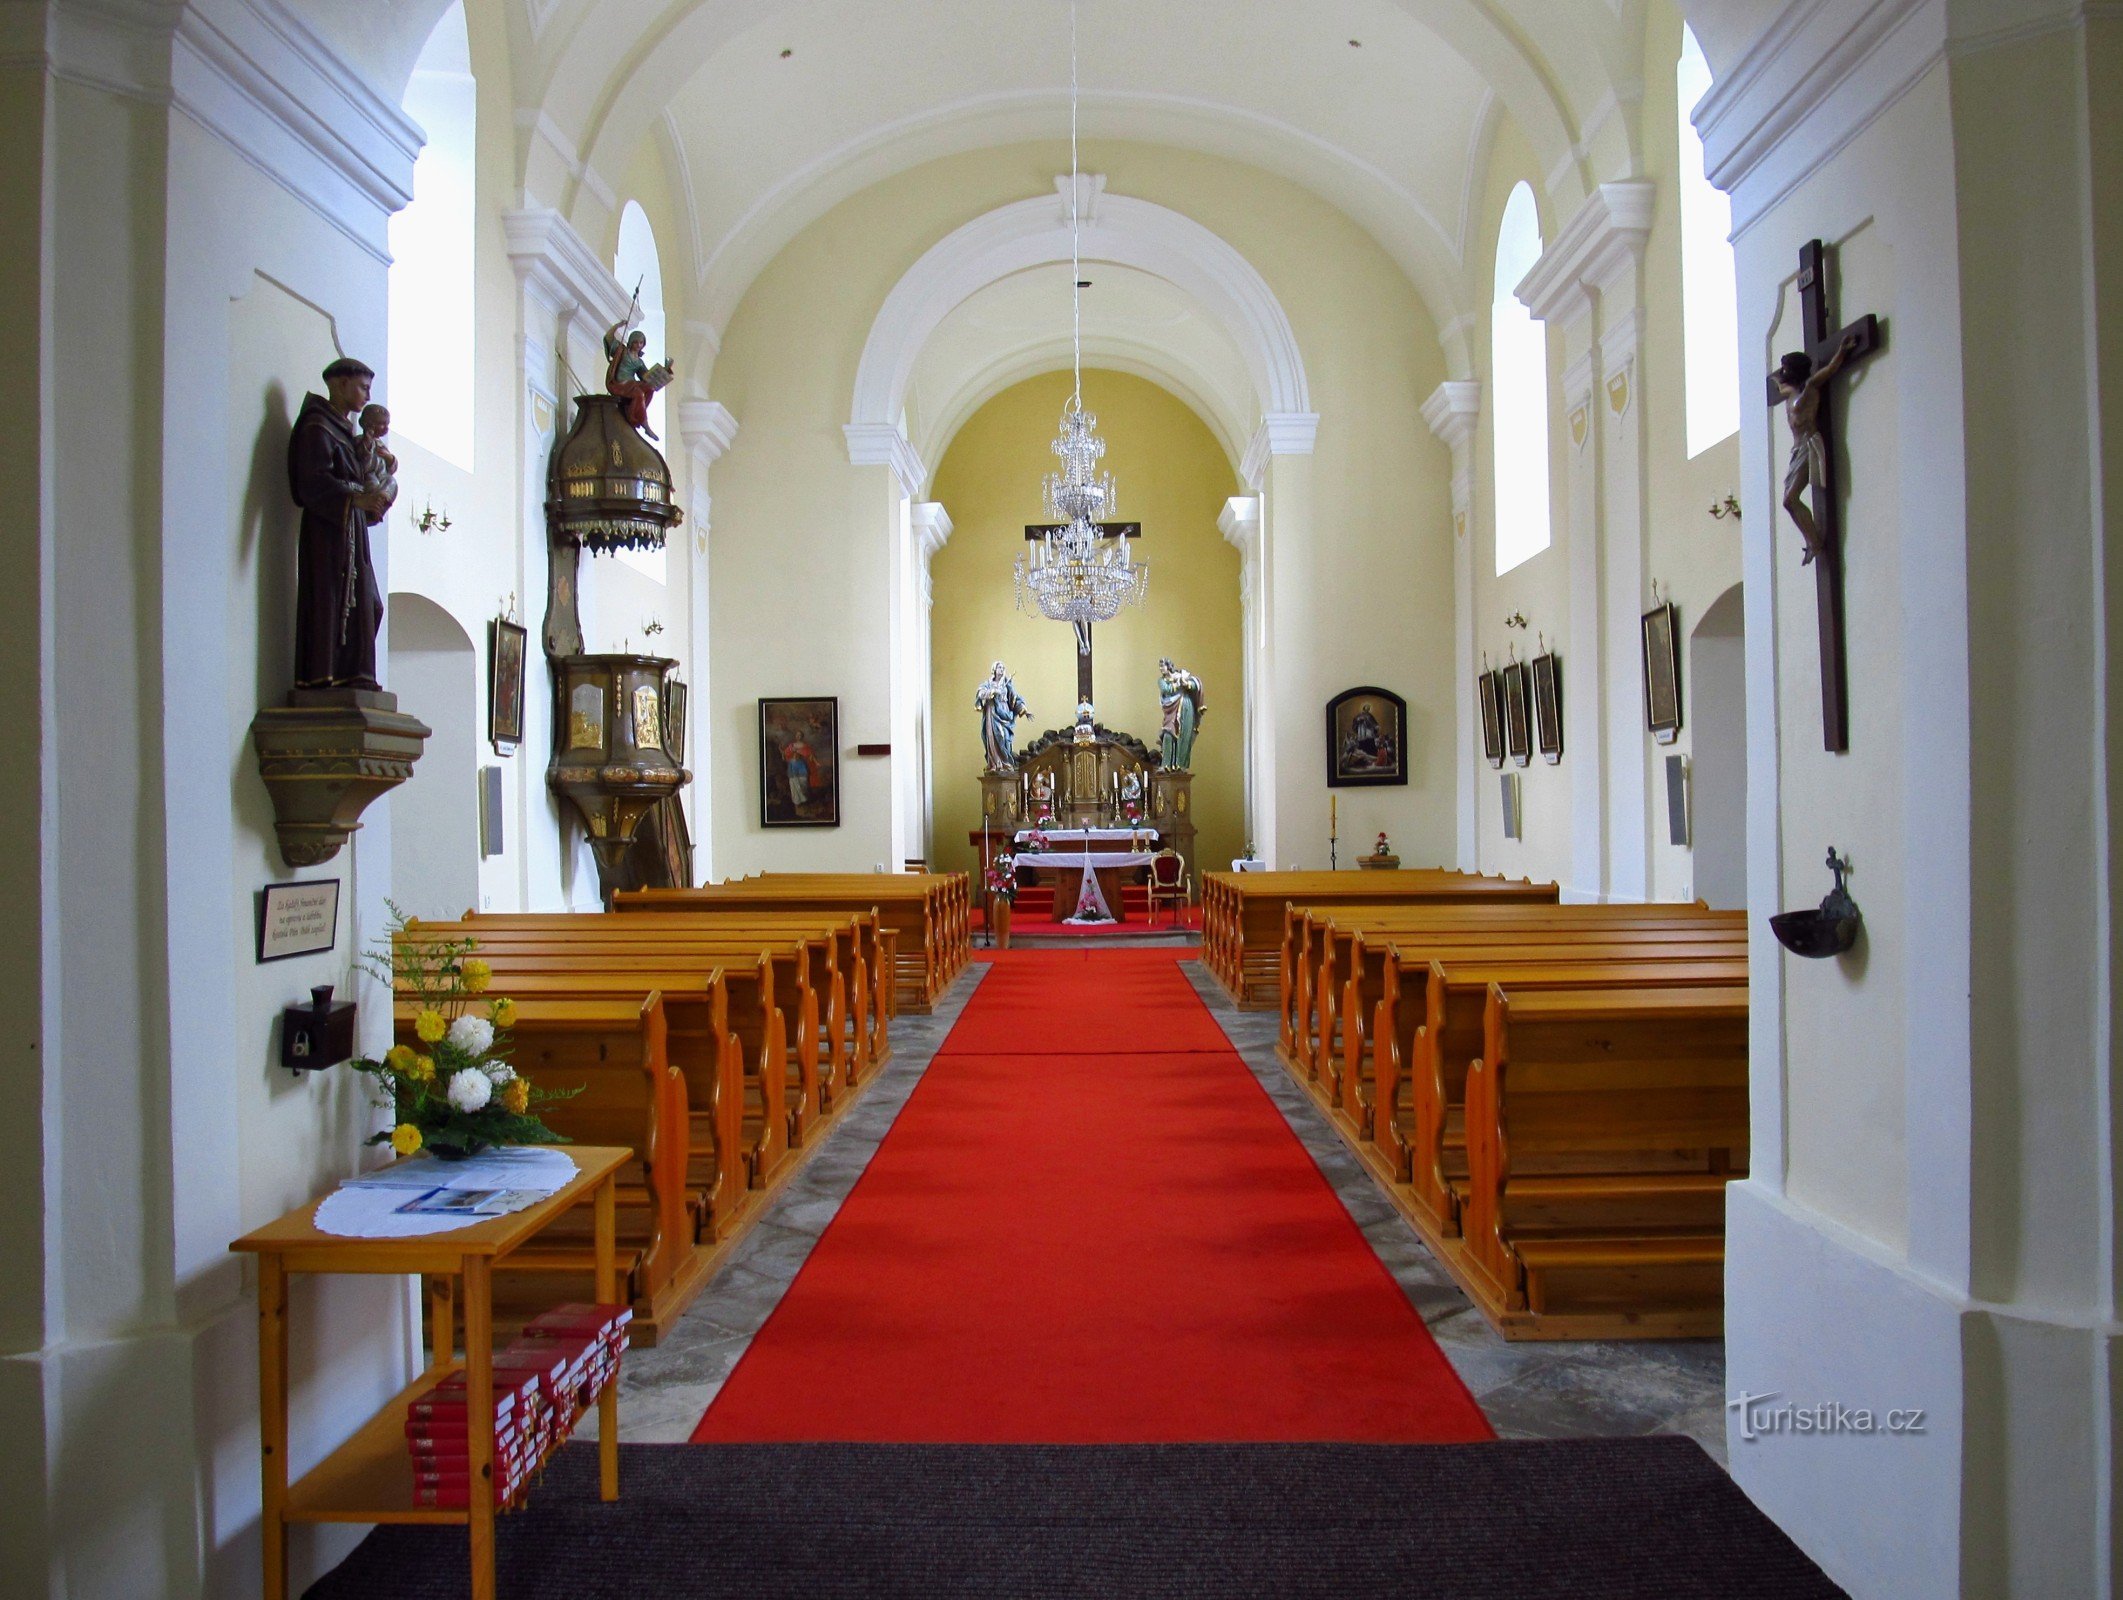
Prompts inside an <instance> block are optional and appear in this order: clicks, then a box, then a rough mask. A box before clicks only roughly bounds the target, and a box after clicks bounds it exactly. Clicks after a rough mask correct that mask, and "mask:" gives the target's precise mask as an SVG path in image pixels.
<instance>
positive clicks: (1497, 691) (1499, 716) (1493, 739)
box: [1475, 672, 1504, 767]
mask: <svg viewBox="0 0 2123 1600" xmlns="http://www.w3.org/2000/svg"><path fill="white" fill-rule="evenodd" d="M1475 695H1476V697H1477V698H1478V699H1479V700H1480V701H1481V709H1482V754H1483V756H1484V757H1486V758H1487V760H1488V762H1489V764H1490V765H1491V766H1492V767H1501V766H1502V765H1503V764H1504V686H1503V684H1502V683H1501V682H1500V681H1499V680H1498V676H1497V674H1496V673H1494V672H1485V673H1483V674H1482V675H1481V677H1479V678H1477V679H1476V680H1475Z"/></svg>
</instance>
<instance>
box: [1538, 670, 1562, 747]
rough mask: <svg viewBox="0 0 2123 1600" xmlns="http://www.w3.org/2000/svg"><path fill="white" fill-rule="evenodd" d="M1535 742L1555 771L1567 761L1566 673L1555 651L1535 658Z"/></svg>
mask: <svg viewBox="0 0 2123 1600" xmlns="http://www.w3.org/2000/svg"><path fill="white" fill-rule="evenodd" d="M1533 742H1534V744H1535V745H1536V746H1538V747H1539V749H1540V752H1541V759H1542V760H1544V761H1546V762H1547V763H1548V764H1549V765H1550V766H1551V767H1552V766H1554V765H1555V764H1556V763H1557V762H1558V761H1561V760H1562V759H1563V669H1562V664H1561V663H1560V662H1558V661H1557V660H1556V658H1555V652H1554V651H1553V650H1548V651H1544V652H1542V653H1541V654H1540V655H1537V656H1535V657H1534V658H1533Z"/></svg>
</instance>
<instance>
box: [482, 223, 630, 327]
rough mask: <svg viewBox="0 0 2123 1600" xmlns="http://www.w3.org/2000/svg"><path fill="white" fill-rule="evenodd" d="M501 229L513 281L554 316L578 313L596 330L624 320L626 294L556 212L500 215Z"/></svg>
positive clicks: (599, 259) (609, 270)
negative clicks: (589, 318)
mask: <svg viewBox="0 0 2123 1600" xmlns="http://www.w3.org/2000/svg"><path fill="white" fill-rule="evenodd" d="M501 229H502V234H503V236H504V238H505V239H506V241H507V246H508V252H509V261H510V264H511V265H513V266H514V267H515V269H516V277H517V280H518V281H519V282H520V283H522V284H523V286H524V287H525V288H526V289H528V290H530V291H532V292H534V293H536V294H537V295H539V296H540V297H541V298H542V299H544V300H545V301H546V302H547V303H548V304H549V305H550V306H551V307H552V308H553V310H555V311H556V312H559V311H570V310H573V309H575V308H577V307H581V308H582V309H584V310H587V311H589V312H590V313H591V315H592V316H594V317H595V318H596V319H597V322H598V326H599V328H600V329H603V328H605V327H609V326H610V325H611V324H612V323H614V322H617V321H618V320H619V319H620V318H621V317H623V316H625V315H626V314H627V305H628V298H627V292H626V290H625V289H623V288H621V287H620V283H619V280H618V279H617V278H615V277H613V276H612V269H611V268H610V267H608V266H607V265H605V262H604V258H603V257H601V256H600V255H598V254H597V252H596V251H594V250H592V249H591V248H590V247H589V245H588V244H586V243H585V242H584V241H583V237H582V235H581V234H579V233H577V232H576V231H575V229H574V227H573V225H572V224H570V223H569V221H568V220H567V218H565V217H563V216H562V215H561V214H560V213H559V212H557V211H555V210H553V209H552V208H551V207H549V206H534V207H530V208H527V209H525V210H522V211H504V212H503V213H502V214H501Z"/></svg>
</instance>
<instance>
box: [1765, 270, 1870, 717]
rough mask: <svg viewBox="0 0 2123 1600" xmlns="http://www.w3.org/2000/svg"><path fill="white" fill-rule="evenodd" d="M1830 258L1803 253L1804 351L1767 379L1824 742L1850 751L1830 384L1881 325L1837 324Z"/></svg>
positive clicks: (1863, 352)
mask: <svg viewBox="0 0 2123 1600" xmlns="http://www.w3.org/2000/svg"><path fill="white" fill-rule="evenodd" d="M1825 258H1826V252H1825V251H1824V249H1823V248H1822V245H1821V241H1820V240H1818V239H1814V240H1810V241H1808V243H1807V244H1806V245H1805V246H1804V247H1803V248H1802V249H1801V250H1800V251H1799V322H1800V328H1801V332H1802V334H1803V336H1804V338H1805V341H1806V348H1805V349H1803V350H1794V351H1792V352H1791V353H1790V354H1789V355H1787V356H1785V357H1784V359H1783V360H1782V361H1780V362H1778V363H1777V369H1776V371H1774V372H1772V373H1771V374H1770V375H1769V403H1770V404H1771V405H1773V406H1774V405H1781V406H1783V407H1784V420H1785V421H1786V422H1788V423H1789V424H1790V426H1791V461H1790V465H1789V466H1787V467H1786V468H1785V471H1784V510H1785V511H1786V512H1787V513H1789V515H1790V517H1791V520H1792V522H1793V523H1794V524H1795V525H1796V526H1797V527H1798V530H1799V533H1800V536H1801V537H1802V538H1804V539H1805V541H1806V555H1805V560H1806V561H1807V562H1809V563H1811V565H1812V567H1813V581H1814V599H1815V610H1816V612H1817V614H1818V617H1819V623H1820V630H1821V744H1822V747H1823V748H1824V749H1828V750H1835V751H1842V750H1848V749H1849V748H1850V727H1849V724H1850V695H1849V691H1848V688H1847V686H1846V684H1845V681H1844V670H1843V661H1844V657H1843V529H1842V512H1841V505H1840V496H1839V493H1838V485H1837V482H1836V452H1835V407H1834V405H1833V403H1832V402H1833V399H1834V389H1833V387H1832V385H1833V384H1834V382H1835V380H1836V379H1837V378H1838V377H1839V376H1841V375H1842V374H1843V373H1844V372H1846V371H1847V370H1848V369H1849V367H1850V364H1851V363H1852V362H1855V361H1861V360H1863V359H1864V358H1865V357H1867V356H1869V355H1872V354H1873V353H1874V352H1875V351H1877V350H1878V349H1879V348H1880V322H1879V318H1877V317H1875V316H1873V315H1872V314H1871V313H1870V312H1868V313H1866V314H1865V315H1864V316H1863V317H1860V318H1859V319H1858V320H1857V321H1856V322H1853V323H1851V324H1850V325H1849V326H1848V327H1845V328H1836V327H1834V322H1835V318H1834V315H1833V313H1832V312H1831V311H1830V309H1829V304H1828V283H1827V275H1826V271H1825V267H1826V259H1825ZM1809 494H1810V496H1811V502H1812V503H1811V505H1810V506H1809V504H1808V497H1809Z"/></svg>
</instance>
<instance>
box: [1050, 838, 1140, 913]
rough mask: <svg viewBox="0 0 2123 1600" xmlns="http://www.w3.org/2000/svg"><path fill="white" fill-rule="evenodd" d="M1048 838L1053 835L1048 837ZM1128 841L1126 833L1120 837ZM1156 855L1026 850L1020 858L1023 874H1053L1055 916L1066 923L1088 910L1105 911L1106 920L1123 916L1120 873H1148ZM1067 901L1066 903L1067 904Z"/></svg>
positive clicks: (1133, 851)
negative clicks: (1132, 870)
mask: <svg viewBox="0 0 2123 1600" xmlns="http://www.w3.org/2000/svg"><path fill="white" fill-rule="evenodd" d="M1047 837H1048V838H1050V839H1051V838H1053V837H1054V835H1052V834H1049V835H1048V836H1047ZM1121 837H1122V838H1123V839H1125V838H1126V837H1127V834H1126V832H1125V831H1123V833H1122V834H1121ZM1154 854H1155V852H1154V851H1150V850H1042V851H1039V852H1038V853H1036V854H1035V853H1033V852H1030V851H1026V852H1024V853H1022V854H1020V855H1019V856H1018V858H1017V867H1018V870H1019V871H1020V872H1031V873H1035V874H1037V873H1040V872H1043V871H1044V872H1051V873H1052V874H1053V876H1054V917H1055V920H1056V921H1057V922H1067V921H1069V920H1070V919H1072V918H1074V917H1077V916H1081V915H1082V914H1083V913H1084V912H1085V911H1086V910H1087V909H1088V910H1092V911H1097V912H1103V913H1104V917H1103V920H1105V921H1108V922H1119V921H1121V920H1122V917H1121V892H1120V885H1121V874H1122V873H1124V872H1126V871H1128V870H1129V869H1130V868H1134V867H1141V868H1144V869H1145V870H1146V871H1147V869H1148V867H1149V865H1150V862H1151V859H1152V857H1153V856H1154ZM1072 874H1074V877H1075V899H1074V900H1073V901H1070V900H1069V892H1070V881H1069V880H1070V877H1071V875H1072ZM1065 902H1066V904H1065Z"/></svg>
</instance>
